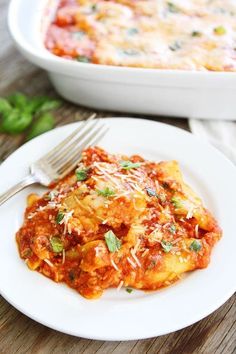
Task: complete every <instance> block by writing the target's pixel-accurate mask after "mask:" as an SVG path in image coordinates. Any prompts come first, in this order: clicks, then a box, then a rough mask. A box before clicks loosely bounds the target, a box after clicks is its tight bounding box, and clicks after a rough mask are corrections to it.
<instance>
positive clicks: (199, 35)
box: [192, 31, 202, 37]
mask: <svg viewBox="0 0 236 354" xmlns="http://www.w3.org/2000/svg"><path fill="white" fill-rule="evenodd" d="M201 36H202V34H201V32H199V31H193V32H192V37H201Z"/></svg>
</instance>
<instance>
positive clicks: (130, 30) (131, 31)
mask: <svg viewBox="0 0 236 354" xmlns="http://www.w3.org/2000/svg"><path fill="white" fill-rule="evenodd" d="M137 33H138V29H137V28H135V27H132V28H128V29H127V34H128V35H130V36H133V35H134V34H137Z"/></svg>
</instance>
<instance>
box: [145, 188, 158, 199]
mask: <svg viewBox="0 0 236 354" xmlns="http://www.w3.org/2000/svg"><path fill="white" fill-rule="evenodd" d="M146 191H147V194H148V195H149V197H158V194H157V192H156V191H155V190H154V189H152V188H149V187H147V188H146Z"/></svg>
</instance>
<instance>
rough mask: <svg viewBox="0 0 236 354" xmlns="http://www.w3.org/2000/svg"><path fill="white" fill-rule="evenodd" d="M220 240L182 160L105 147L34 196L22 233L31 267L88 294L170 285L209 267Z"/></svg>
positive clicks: (20, 239)
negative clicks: (153, 159)
mask: <svg viewBox="0 0 236 354" xmlns="http://www.w3.org/2000/svg"><path fill="white" fill-rule="evenodd" d="M220 237H221V229H220V227H219V226H218V224H217V222H216V220H215V219H214V217H213V216H212V215H211V213H210V212H209V211H208V210H207V209H206V208H204V206H203V205H202V202H201V200H200V199H199V198H198V197H197V195H196V194H195V193H194V192H193V191H192V190H191V189H190V187H188V186H187V185H186V184H185V183H184V181H183V178H182V175H181V172H180V169H179V165H178V163H177V162H176V161H162V162H159V163H154V162H150V161H147V160H144V159H143V158H141V157H140V156H136V155H135V156H131V157H130V158H128V157H126V156H121V155H111V154H109V153H107V152H105V151H104V150H102V149H100V148H98V147H92V148H89V149H87V150H85V151H84V152H83V155H82V160H81V162H80V164H79V165H78V167H77V168H76V170H75V171H73V172H72V173H70V174H69V175H68V176H67V177H66V178H64V179H63V180H62V181H59V182H58V183H56V184H55V185H54V186H53V188H52V189H51V190H50V191H49V192H47V193H46V194H44V195H43V196H42V197H39V196H37V195H30V196H29V197H28V207H27V209H26V212H25V218H24V224H23V226H22V227H21V228H20V230H19V231H18V232H17V234H16V240H17V244H18V247H19V253H20V256H21V258H23V259H24V260H25V263H26V264H27V266H28V267H29V268H30V269H32V270H37V271H38V272H40V273H42V274H44V275H45V276H47V277H49V278H51V279H52V280H54V281H56V282H64V283H66V284H67V285H69V286H70V287H71V288H74V289H76V290H77V291H78V292H79V293H80V294H81V295H82V296H84V297H86V298H88V299H94V298H98V297H100V296H101V295H102V293H103V291H104V290H105V289H107V288H111V287H115V288H118V289H120V288H121V287H126V288H127V287H130V288H136V289H144V290H156V289H159V288H161V287H166V286H168V285H170V284H172V283H173V282H175V281H176V280H178V279H179V278H180V277H181V275H182V274H184V273H185V272H188V271H192V270H194V269H198V268H205V267H207V265H208V264H209V261H210V255H211V250H212V248H213V246H214V244H215V243H216V242H217V241H218V240H219V239H220ZM130 288H128V289H127V290H128V292H130V291H131V289H130Z"/></svg>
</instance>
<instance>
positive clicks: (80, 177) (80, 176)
mask: <svg viewBox="0 0 236 354" xmlns="http://www.w3.org/2000/svg"><path fill="white" fill-rule="evenodd" d="M75 175H76V178H77V181H85V180H86V179H87V178H88V170H87V169H86V168H84V169H81V170H79V169H77V170H76V171H75Z"/></svg>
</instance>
